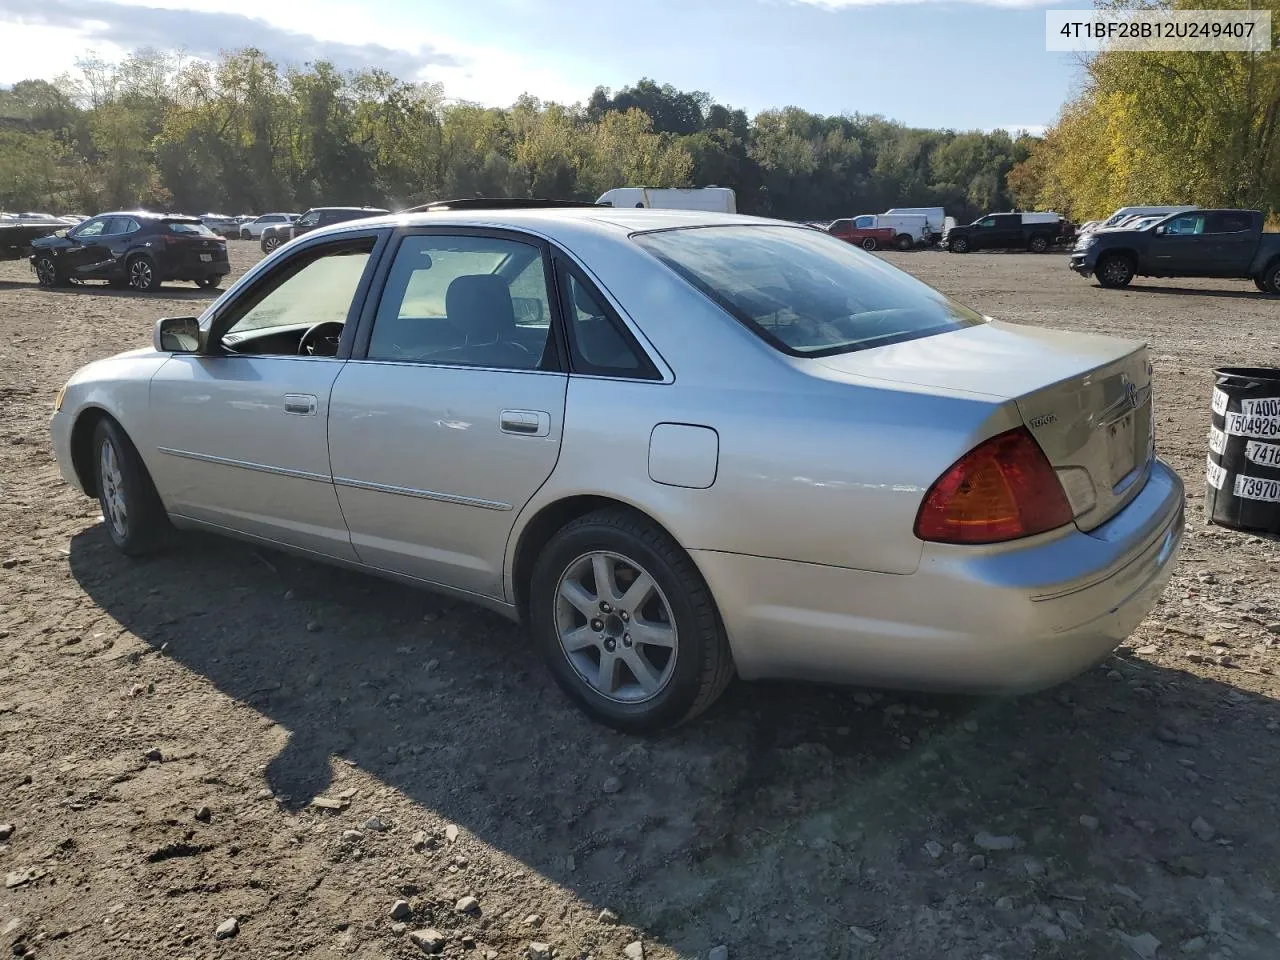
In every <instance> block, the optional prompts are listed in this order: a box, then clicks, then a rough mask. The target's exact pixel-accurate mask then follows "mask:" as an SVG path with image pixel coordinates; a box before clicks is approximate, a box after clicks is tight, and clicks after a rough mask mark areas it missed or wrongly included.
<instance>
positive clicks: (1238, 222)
mask: <svg viewBox="0 0 1280 960" xmlns="http://www.w3.org/2000/svg"><path fill="white" fill-rule="evenodd" d="M1251 226H1252V224H1251V223H1250V221H1249V217H1248V216H1246V215H1245V214H1243V213H1211V214H1209V222H1208V225H1207V226H1206V227H1205V233H1242V232H1243V231H1245V230H1248V229H1249V228H1250V227H1251Z"/></svg>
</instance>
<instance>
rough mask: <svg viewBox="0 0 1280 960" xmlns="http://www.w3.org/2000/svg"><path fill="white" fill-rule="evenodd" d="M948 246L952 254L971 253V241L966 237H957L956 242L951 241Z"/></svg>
mask: <svg viewBox="0 0 1280 960" xmlns="http://www.w3.org/2000/svg"><path fill="white" fill-rule="evenodd" d="M948 246H949V247H950V249H951V252H952V253H968V252H969V241H968V240H966V239H965V238H964V237H956V238H955V239H954V240H952V241H951V243H950V244H948Z"/></svg>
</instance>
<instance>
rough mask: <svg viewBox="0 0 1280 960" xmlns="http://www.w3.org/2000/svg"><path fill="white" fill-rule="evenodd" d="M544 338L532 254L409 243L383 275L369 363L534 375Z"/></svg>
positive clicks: (543, 300) (493, 243) (544, 313)
mask: <svg viewBox="0 0 1280 960" xmlns="http://www.w3.org/2000/svg"><path fill="white" fill-rule="evenodd" d="M550 331H551V306H550V299H549V297H548V293H547V278H546V272H545V270H544V268H543V259H542V251H541V250H540V249H539V248H538V247H536V246H534V245H533V244H530V243H522V242H520V241H517V240H507V239H501V238H497V237H479V236H410V237H405V238H404V240H403V242H402V243H401V244H400V249H399V250H397V251H396V257H395V261H394V262H393V263H392V265H391V271H390V273H389V274H388V275H387V282H386V287H385V288H384V291H383V294H382V298H381V300H380V301H379V303H378V313H377V317H376V319H375V320H374V324H373V333H372V337H371V339H370V341H369V350H368V358H369V359H370V360H394V361H416V362H423V363H444V364H462V365H466V366H482V367H503V368H510V369H516V370H535V369H538V368H539V367H540V366H542V365H543V355H544V354H545V353H548V351H549V350H550Z"/></svg>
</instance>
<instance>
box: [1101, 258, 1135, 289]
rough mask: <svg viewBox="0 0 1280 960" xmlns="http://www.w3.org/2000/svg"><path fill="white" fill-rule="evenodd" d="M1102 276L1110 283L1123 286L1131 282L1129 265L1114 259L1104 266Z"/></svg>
mask: <svg viewBox="0 0 1280 960" xmlns="http://www.w3.org/2000/svg"><path fill="white" fill-rule="evenodd" d="M1102 276H1103V278H1104V279H1105V280H1106V281H1107V282H1108V283H1114V284H1116V285H1118V286H1123V285H1124V284H1126V283H1128V282H1129V264H1127V263H1125V261H1123V260H1121V259H1119V258H1118V257H1113V258H1111V259H1110V260H1108V261H1107V262H1106V263H1104V264H1103V265H1102Z"/></svg>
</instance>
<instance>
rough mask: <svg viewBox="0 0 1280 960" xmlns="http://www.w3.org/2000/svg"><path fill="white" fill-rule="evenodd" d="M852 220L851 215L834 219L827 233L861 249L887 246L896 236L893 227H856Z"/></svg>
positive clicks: (896, 233) (891, 244) (896, 232)
mask: <svg viewBox="0 0 1280 960" xmlns="http://www.w3.org/2000/svg"><path fill="white" fill-rule="evenodd" d="M854 222H855V221H854V218H853V217H846V218H844V219H843V220H836V221H834V222H833V223H832V224H831V225H830V226H829V227H827V233H829V234H831V235H832V236H833V237H836V238H838V239H840V240H843V241H844V242H845V243H852V244H853V245H854V246H858V247H861V248H862V249H863V250H877V249H879V248H881V247H884V248H889V247H892V246H894V241H895V240H896V239H897V236H898V231H897V230H896V229H895V228H893V227H856V226H854ZM907 246H908V248H910V246H911V244H910V243H908V244H907Z"/></svg>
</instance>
